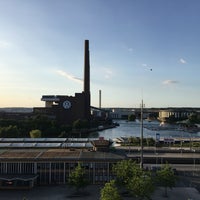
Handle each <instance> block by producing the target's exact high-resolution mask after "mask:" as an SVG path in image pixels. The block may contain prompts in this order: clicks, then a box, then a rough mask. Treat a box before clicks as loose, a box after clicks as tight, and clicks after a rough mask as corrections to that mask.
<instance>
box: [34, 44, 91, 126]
mask: <svg viewBox="0 0 200 200" xmlns="http://www.w3.org/2000/svg"><path fill="white" fill-rule="evenodd" d="M41 100H42V101H44V102H45V107H43V108H41V107H39V108H38V107H35V108H34V113H35V114H45V115H48V116H49V117H51V118H54V119H56V120H57V121H58V122H59V123H60V124H72V123H73V122H74V121H75V120H77V119H82V120H87V121H90V119H91V110H90V109H91V108H90V56H89V40H85V54H84V86H83V92H82V93H75V96H65V95H43V96H42V98H41Z"/></svg>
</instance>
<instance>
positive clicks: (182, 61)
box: [179, 58, 187, 64]
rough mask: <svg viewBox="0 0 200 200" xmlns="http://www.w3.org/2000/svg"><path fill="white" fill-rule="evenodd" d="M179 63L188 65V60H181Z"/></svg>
mask: <svg viewBox="0 0 200 200" xmlns="http://www.w3.org/2000/svg"><path fill="white" fill-rule="evenodd" d="M179 62H180V63H182V64H186V63H187V62H186V60H184V59H183V58H180V60H179Z"/></svg>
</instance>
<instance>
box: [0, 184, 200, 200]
mask: <svg viewBox="0 0 200 200" xmlns="http://www.w3.org/2000/svg"><path fill="white" fill-rule="evenodd" d="M101 187H102V186H98V185H91V186H88V187H87V188H86V191H87V192H88V193H90V195H88V196H84V197H69V196H70V195H71V194H72V193H73V190H72V189H71V188H69V187H67V186H63V185H62V186H48V187H47V186H45V187H43V186H41V187H35V188H33V189H32V190H20V191H19V190H0V200H8V199H9V200H25V199H26V200H72V199H73V200H99V197H100V189H101ZM131 199H133V198H130V197H129V198H128V197H126V198H125V197H124V198H123V200H131ZM177 199H181V200H199V199H200V193H199V192H198V191H197V190H196V189H195V188H190V187H176V188H173V189H172V190H170V189H169V190H168V197H167V198H166V197H163V188H157V189H156V191H155V193H154V194H153V195H152V200H177ZM135 200H137V199H136V198H135Z"/></svg>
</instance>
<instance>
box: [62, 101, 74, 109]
mask: <svg viewBox="0 0 200 200" xmlns="http://www.w3.org/2000/svg"><path fill="white" fill-rule="evenodd" d="M71 106H72V104H71V102H70V101H68V100H66V101H64V102H63V108H64V109H69V108H71Z"/></svg>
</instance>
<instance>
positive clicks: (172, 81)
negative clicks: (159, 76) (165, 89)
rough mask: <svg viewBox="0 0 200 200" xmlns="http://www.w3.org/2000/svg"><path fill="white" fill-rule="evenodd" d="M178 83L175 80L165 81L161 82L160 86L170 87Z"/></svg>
mask: <svg viewBox="0 0 200 200" xmlns="http://www.w3.org/2000/svg"><path fill="white" fill-rule="evenodd" d="M177 83H179V82H178V81H175V80H165V81H163V82H162V84H164V85H172V84H177Z"/></svg>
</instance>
